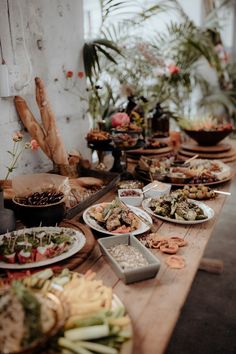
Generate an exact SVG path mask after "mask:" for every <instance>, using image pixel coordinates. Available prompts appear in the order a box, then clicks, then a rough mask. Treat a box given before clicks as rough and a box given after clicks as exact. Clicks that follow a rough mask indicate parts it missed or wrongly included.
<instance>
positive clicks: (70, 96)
mask: <svg viewBox="0 0 236 354" xmlns="http://www.w3.org/2000/svg"><path fill="white" fill-rule="evenodd" d="M19 6H20V7H19ZM20 8H21V11H20ZM21 14H22V16H21ZM23 33H25V43H26V48H27V51H28V54H29V58H30V60H31V63H32V69H33V76H32V80H31V82H30V85H29V86H27V87H26V88H24V89H23V90H22V91H20V92H18V94H19V95H21V96H23V97H24V98H26V100H27V102H28V104H29V105H30V108H31V109H32V111H33V112H34V114H35V116H36V117H37V119H39V112H38V110H37V106H36V103H35V96H34V91H35V88H34V80H33V78H34V77H35V76H39V77H41V78H42V79H43V80H44V82H45V84H46V88H47V92H48V95H49V98H50V101H51V103H52V106H53V109H54V111H55V113H56V117H57V122H58V128H59V130H60V132H61V135H62V137H63V140H64V142H65V145H66V148H67V150H71V149H78V150H80V151H81V152H82V153H83V154H84V155H85V156H86V157H88V155H89V152H88V149H87V148H86V141H85V139H84V137H85V135H86V132H87V130H88V127H89V122H88V118H87V116H86V108H87V103H86V101H85V100H84V98H86V91H85V80H84V78H82V79H81V78H78V77H77V76H76V73H77V72H78V71H83V65H82V58H81V48H82V45H83V7H82V0H50V1H48V0H40V1H39V0H0V39H1V44H2V49H3V56H4V59H5V61H6V63H7V65H12V64H16V65H18V66H19V68H20V79H21V81H22V82H24V81H25V80H27V78H28V77H29V65H28V63H27V56H26V53H25V49H24V45H23ZM67 70H72V71H73V72H74V76H73V77H72V79H66V77H65V72H66V71H67ZM81 97H82V98H83V99H81ZM19 129H22V125H21V123H20V122H19V119H18V117H17V114H16V111H15V108H14V104H13V98H7V99H2V98H0V178H3V177H4V175H5V174H6V168H5V166H6V165H7V164H8V161H9V156H8V154H7V152H6V151H7V150H10V149H11V146H12V140H11V137H12V135H13V133H14V132H15V131H16V130H19ZM24 139H25V141H28V140H29V136H28V135H27V133H26V134H25V137H24ZM50 168H52V164H51V162H50V161H49V160H48V159H47V157H46V156H45V155H44V154H43V153H42V152H41V151H37V152H32V151H28V150H27V151H24V154H23V155H22V158H21V159H20V161H19V163H18V166H17V169H16V170H15V171H14V175H17V174H26V173H32V172H41V171H47V170H49V169H50Z"/></svg>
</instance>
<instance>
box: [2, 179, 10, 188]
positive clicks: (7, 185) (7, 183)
mask: <svg viewBox="0 0 236 354" xmlns="http://www.w3.org/2000/svg"><path fill="white" fill-rule="evenodd" d="M0 188H2V189H10V188H12V180H11V179H7V180H6V179H0Z"/></svg>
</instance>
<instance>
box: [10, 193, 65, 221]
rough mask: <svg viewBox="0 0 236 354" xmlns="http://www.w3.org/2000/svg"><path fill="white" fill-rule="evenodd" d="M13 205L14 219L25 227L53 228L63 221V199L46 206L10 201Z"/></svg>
mask: <svg viewBox="0 0 236 354" xmlns="http://www.w3.org/2000/svg"><path fill="white" fill-rule="evenodd" d="M12 201H13V203H14V204H15V210H16V217H17V218H18V219H20V220H21V221H22V222H23V224H24V225H25V226H28V227H31V226H39V225H40V226H55V225H56V224H58V223H59V222H60V221H62V220H63V218H64V215H65V198H63V199H61V200H60V201H59V202H57V203H54V204H48V205H25V204H21V203H19V201H17V197H14V198H13V199H12Z"/></svg>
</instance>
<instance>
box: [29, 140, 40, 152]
mask: <svg viewBox="0 0 236 354" xmlns="http://www.w3.org/2000/svg"><path fill="white" fill-rule="evenodd" d="M30 147H31V150H38V148H39V144H38V142H37V140H35V139H32V140H31V142H30Z"/></svg>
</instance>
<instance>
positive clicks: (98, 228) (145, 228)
mask: <svg viewBox="0 0 236 354" xmlns="http://www.w3.org/2000/svg"><path fill="white" fill-rule="evenodd" d="M109 204H111V203H102V205H103V206H104V205H109ZM99 205H101V204H96V205H93V206H91V207H89V208H88V209H86V210H85V211H84V213H83V219H84V222H85V223H86V224H87V225H88V226H90V227H91V228H92V229H94V230H96V231H99V232H102V233H103V234H107V235H122V234H121V233H118V232H116V233H115V232H110V231H107V230H106V229H104V228H103V227H102V226H100V225H99V224H98V223H97V222H96V220H94V219H93V218H92V217H91V216H90V215H89V211H90V209H91V208H94V207H96V206H99ZM128 207H129V209H130V210H132V212H133V213H134V214H136V215H137V216H141V217H142V218H143V219H145V220H147V223H148V224H150V225H152V218H151V217H150V215H148V213H146V212H145V211H143V210H141V209H139V208H137V207H134V206H131V205H129V206H128ZM150 225H147V224H145V223H144V222H143V221H140V226H139V228H138V229H137V230H135V231H133V232H132V235H134V236H135V235H140V234H142V233H143V232H146V231H148V230H149V229H150Z"/></svg>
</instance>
